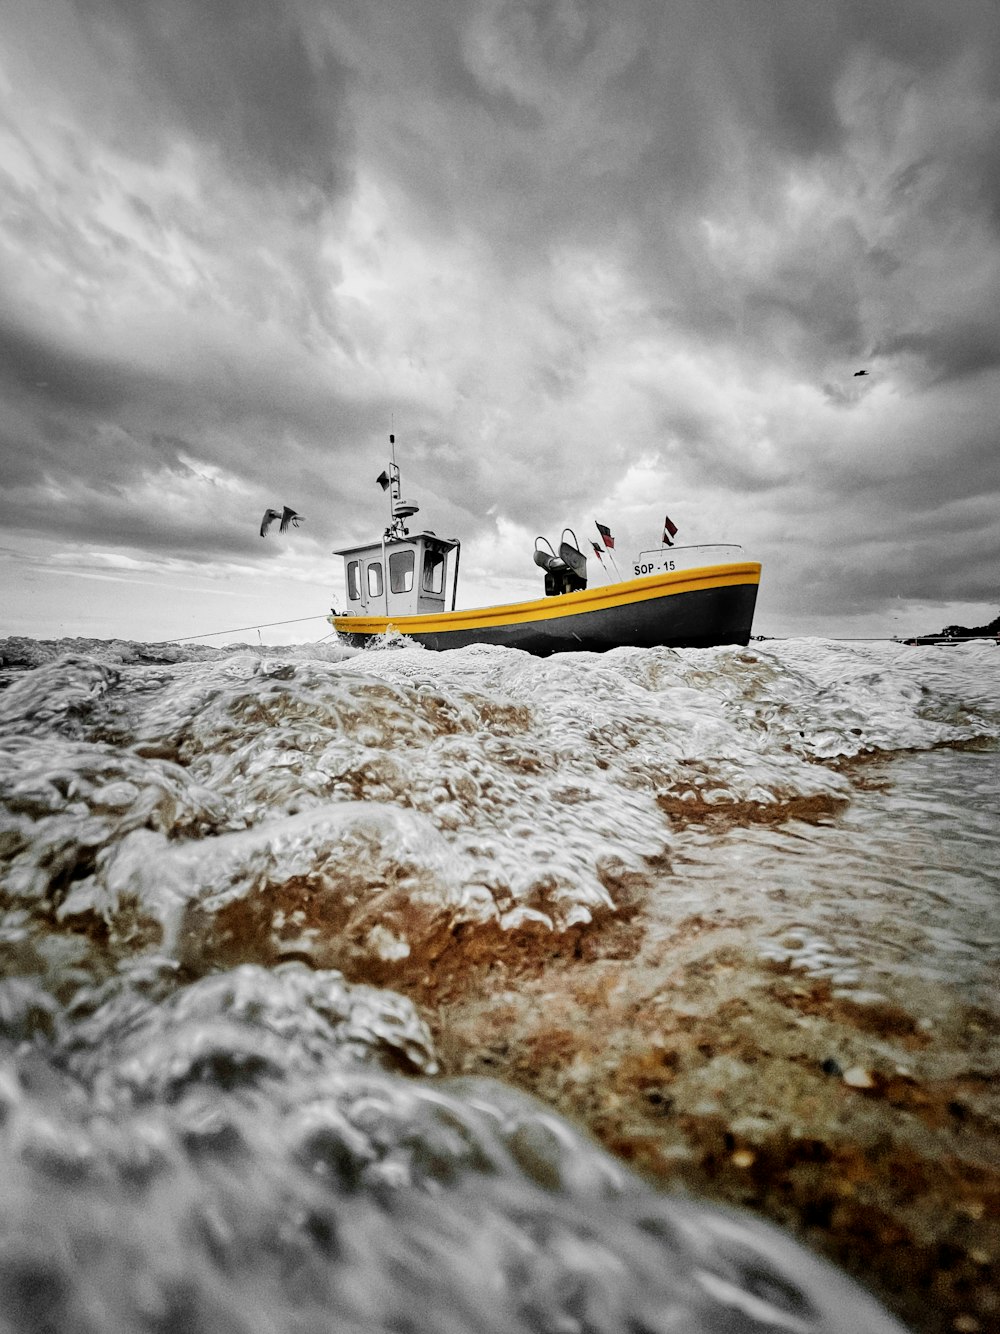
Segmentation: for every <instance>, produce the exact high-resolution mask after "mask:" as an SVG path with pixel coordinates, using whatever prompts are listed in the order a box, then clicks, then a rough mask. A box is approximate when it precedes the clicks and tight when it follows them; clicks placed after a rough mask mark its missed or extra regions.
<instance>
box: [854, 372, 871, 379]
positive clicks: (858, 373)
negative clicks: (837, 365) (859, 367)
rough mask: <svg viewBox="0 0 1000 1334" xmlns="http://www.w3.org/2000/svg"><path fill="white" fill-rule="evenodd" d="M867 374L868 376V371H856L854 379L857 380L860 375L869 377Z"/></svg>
mask: <svg viewBox="0 0 1000 1334" xmlns="http://www.w3.org/2000/svg"><path fill="white" fill-rule="evenodd" d="M867 374H868V372H867V371H855V372H854V378H855V379H857V377H858V376H859V375H867Z"/></svg>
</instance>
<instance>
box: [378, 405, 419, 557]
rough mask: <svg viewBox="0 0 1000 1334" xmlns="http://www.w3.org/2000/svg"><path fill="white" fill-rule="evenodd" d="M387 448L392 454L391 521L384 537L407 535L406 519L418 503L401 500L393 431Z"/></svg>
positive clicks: (413, 511) (390, 471) (390, 472)
mask: <svg viewBox="0 0 1000 1334" xmlns="http://www.w3.org/2000/svg"><path fill="white" fill-rule="evenodd" d="M389 449H390V451H391V454H392V462H391V463H390V464H389V512H390V514H391V515H392V522H391V523H390V525H389V527H388V528H387V529H386V530H385V536H386V538H387V539H388V538H393V537H396V538H403V537H409V535H410V530H409V529H408V528H407V527H406V520H407V519H409V518H410V517H411V515H414V514H416V513H417V511H418V510H419V509H420V506H419V505H414V504H413V503H412V501H409V500H403V498H402V496H401V494H400V489H399V466H398V464H397V463H396V435H395V432H394V431H390V432H389Z"/></svg>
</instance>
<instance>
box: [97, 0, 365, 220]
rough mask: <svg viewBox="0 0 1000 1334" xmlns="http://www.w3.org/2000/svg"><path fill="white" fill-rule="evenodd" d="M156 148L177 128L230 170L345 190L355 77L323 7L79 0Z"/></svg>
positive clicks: (217, 0) (226, 0) (268, 0)
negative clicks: (127, 83) (129, 85)
mask: <svg viewBox="0 0 1000 1334" xmlns="http://www.w3.org/2000/svg"><path fill="white" fill-rule="evenodd" d="M77 7H78V9H79V12H80V14H81V16H82V17H83V19H84V20H85V27H86V30H87V31H88V32H89V34H90V35H91V37H92V40H93V41H94V42H95V43H97V44H98V47H99V49H101V50H102V52H103V53H104V55H105V56H106V58H108V59H109V60H110V61H113V62H114V66H115V70H116V77H117V78H119V79H121V78H122V76H123V75H124V74H125V72H126V69H127V68H128V69H129V72H130V74H131V78H132V80H133V83H134V87H133V90H132V91H133V94H134V96H133V98H132V99H131V106H132V109H133V112H134V114H136V115H137V116H138V117H139V123H138V125H135V126H132V127H129V126H127V125H126V126H123V127H122V129H121V132H120V133H121V139H122V141H123V142H125V143H128V142H129V137H130V132H132V131H135V130H141V132H142V134H143V135H144V136H146V137H147V138H148V140H149V141H150V142H159V143H160V144H161V145H162V144H163V143H164V142H166V141H168V139H169V136H170V135H171V133H173V132H175V131H176V130H177V129H181V130H183V131H186V132H187V133H188V134H189V135H191V136H192V137H193V138H195V139H197V140H198V141H199V142H201V143H202V144H214V145H216V146H217V148H218V149H219V151H220V152H221V154H222V155H223V158H224V160H225V163H226V166H227V169H228V170H229V171H232V172H235V173H236V174H238V175H247V176H251V177H253V176H261V175H263V176H265V177H268V178H272V179H274V180H277V181H289V182H295V183H299V184H308V185H312V186H315V187H318V188H319V189H320V190H321V191H323V192H324V193H334V192H336V191H339V190H342V189H343V188H344V186H345V184H346V181H347V178H348V176H349V170H350V144H351V129H350V122H349V117H348V113H347V106H346V97H345V95H346V91H347V87H348V83H349V72H348V69H347V67H346V65H345V64H344V63H343V62H342V61H341V60H339V59H338V58H337V56H336V54H335V52H334V51H333V50H332V49H331V48H330V46H329V44H328V43H327V42H326V41H325V40H324V39H323V35H322V32H321V30H320V28H319V27H318V25H317V24H316V22H315V21H314V20H315V17H316V13H317V10H316V6H315V5H308V4H298V3H295V2H294V0H284V2H282V0H168V2H166V3H165V2H164V0H77Z"/></svg>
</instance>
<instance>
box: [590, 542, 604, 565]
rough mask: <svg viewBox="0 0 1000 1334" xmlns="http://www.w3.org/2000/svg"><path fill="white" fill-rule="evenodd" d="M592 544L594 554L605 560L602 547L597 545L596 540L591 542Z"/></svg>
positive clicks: (600, 559)
mask: <svg viewBox="0 0 1000 1334" xmlns="http://www.w3.org/2000/svg"><path fill="white" fill-rule="evenodd" d="M590 545H591V546H592V547H593V548H594V555H595V556H596V557H597V559H598V560H599V561H601V562H603V561H604V556H603V555H602V554H601V548H600V547H599V546H598V545H597V543H596V542H591V544H590Z"/></svg>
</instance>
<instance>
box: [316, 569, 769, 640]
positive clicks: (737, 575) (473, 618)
mask: <svg viewBox="0 0 1000 1334" xmlns="http://www.w3.org/2000/svg"><path fill="white" fill-rule="evenodd" d="M760 568H761V567H760V564H759V562H757V561H741V562H738V563H734V564H729V565H703V566H701V567H700V568H698V569H695V570H674V571H672V572H671V573H664V574H649V575H645V576H644V577H643V578H641V579H628V580H626V581H625V582H624V583H619V584H602V585H599V586H598V587H596V588H584V589H582V590H581V591H580V592H578V593H563V594H562V595H561V596H558V597H542V598H536V599H534V600H532V601H531V602H510V603H507V604H506V605H503V606H498V607H473V608H470V609H469V610H466V611H435V612H429V613H425V614H424V615H423V616H328V617H327V620H328V621H329V622H330V624H331V625H332V626H333V627H334V629H336V630H343V631H344V633H345V634H352V635H380V634H383V633H384V632H385V631H386V630H387V629H389V628H390V627H392V628H393V629H395V630H398V631H399V632H400V634H404V635H409V634H419V633H421V632H422V631H426V632H434V633H438V634H440V633H446V632H448V631H449V630H476V629H485V628H486V627H489V626H503V625H522V624H524V623H525V622H530V621H554V620H560V619H562V618H564V617H567V616H578V615H579V614H580V613H581V612H592V611H608V610H610V609H612V608H614V607H626V606H628V605H629V604H630V603H633V602H648V601H650V599H652V598H663V597H673V596H675V595H676V594H678V593H696V592H701V591H702V590H706V589H710V588H732V587H736V586H737V585H739V584H759V583H760Z"/></svg>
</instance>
